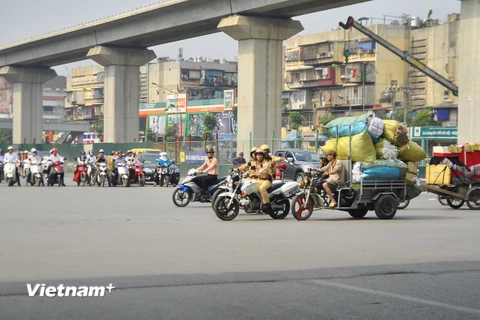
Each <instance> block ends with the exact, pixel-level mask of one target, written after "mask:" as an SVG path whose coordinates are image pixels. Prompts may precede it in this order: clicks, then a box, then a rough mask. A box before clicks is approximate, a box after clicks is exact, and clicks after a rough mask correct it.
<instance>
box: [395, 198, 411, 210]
mask: <svg viewBox="0 0 480 320" xmlns="http://www.w3.org/2000/svg"><path fill="white" fill-rule="evenodd" d="M409 205H410V200H405V201H403V202H400V203H399V204H398V207H397V209H398V210H403V209H406V208H407V207H408V206H409Z"/></svg>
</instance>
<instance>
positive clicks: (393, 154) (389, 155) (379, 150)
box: [375, 139, 398, 160]
mask: <svg viewBox="0 0 480 320" xmlns="http://www.w3.org/2000/svg"><path fill="white" fill-rule="evenodd" d="M375 152H376V155H377V159H382V160H395V159H397V158H398V148H397V147H395V146H394V145H393V144H391V143H390V142H389V141H388V140H386V139H382V140H380V142H378V143H376V144H375Z"/></svg>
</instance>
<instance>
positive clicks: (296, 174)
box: [275, 149, 322, 182]
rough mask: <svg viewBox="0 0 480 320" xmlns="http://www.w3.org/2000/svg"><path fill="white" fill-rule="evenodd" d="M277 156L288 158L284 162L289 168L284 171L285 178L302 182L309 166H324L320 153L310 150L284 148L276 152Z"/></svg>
mask: <svg viewBox="0 0 480 320" xmlns="http://www.w3.org/2000/svg"><path fill="white" fill-rule="evenodd" d="M275 156H277V157H283V158H286V159H287V160H286V161H285V162H284V163H286V165H287V169H286V170H285V171H284V179H285V180H293V181H297V182H301V181H303V178H304V177H305V172H307V171H308V168H320V167H321V166H322V165H321V164H320V155H318V154H316V153H314V152H310V151H305V150H298V149H282V150H278V151H277V152H275Z"/></svg>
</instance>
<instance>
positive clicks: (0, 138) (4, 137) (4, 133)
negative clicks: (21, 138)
mask: <svg viewBox="0 0 480 320" xmlns="http://www.w3.org/2000/svg"><path fill="white" fill-rule="evenodd" d="M12 141H13V131H12V129H0V144H12Z"/></svg>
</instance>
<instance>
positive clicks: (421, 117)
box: [412, 110, 435, 127]
mask: <svg viewBox="0 0 480 320" xmlns="http://www.w3.org/2000/svg"><path fill="white" fill-rule="evenodd" d="M434 125H435V121H433V118H432V115H431V111H430V110H423V111H420V112H418V113H417V114H416V115H415V117H414V118H413V120H412V127H429V126H434Z"/></svg>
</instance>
